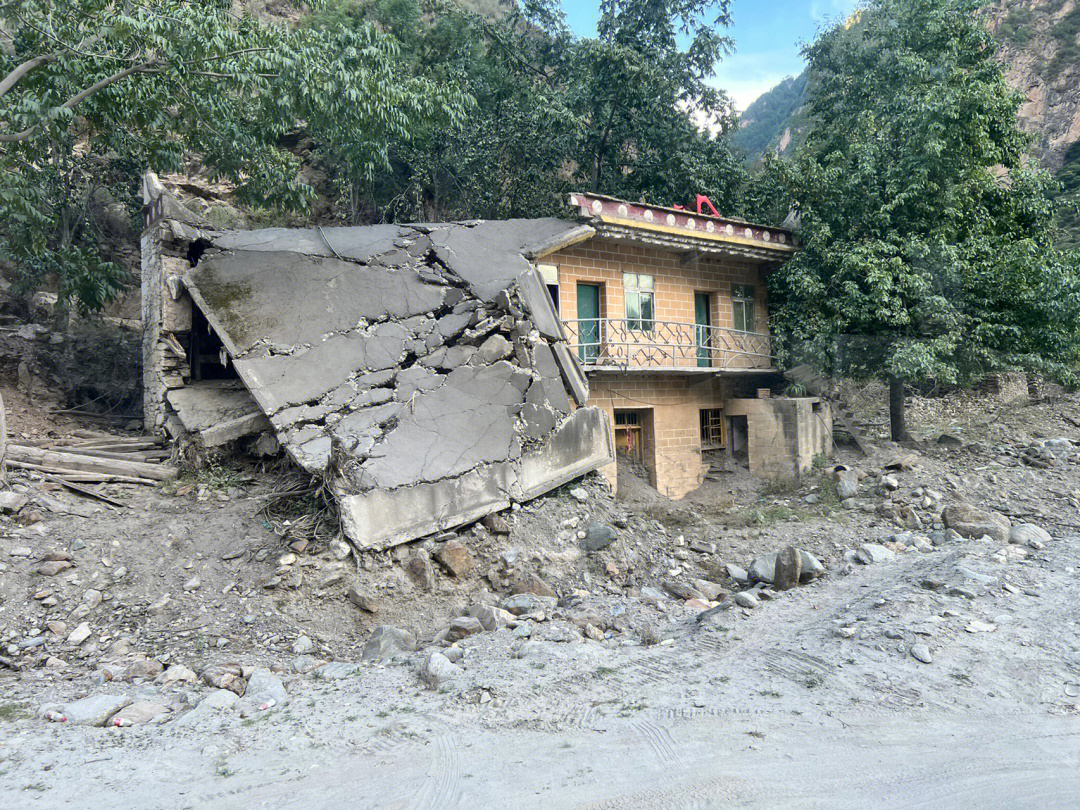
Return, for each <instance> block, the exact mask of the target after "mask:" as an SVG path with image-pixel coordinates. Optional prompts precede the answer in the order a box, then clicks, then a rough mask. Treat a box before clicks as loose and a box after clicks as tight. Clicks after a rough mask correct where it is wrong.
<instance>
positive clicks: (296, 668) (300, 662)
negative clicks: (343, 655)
mask: <svg viewBox="0 0 1080 810" xmlns="http://www.w3.org/2000/svg"><path fill="white" fill-rule="evenodd" d="M325 663H326V660H325V659H323V658H319V657H318V656H314V655H298V656H296V658H294V659H293V660H292V663H291V664H290V665H289V666H291V667H292V671H293V672H295V673H297V674H299V675H307V674H308V673H309V672H312V671H314V670H316V669H318V668H319V667H321V666H323V665H324V664H325Z"/></svg>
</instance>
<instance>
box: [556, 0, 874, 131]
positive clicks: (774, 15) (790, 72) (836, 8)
mask: <svg viewBox="0 0 1080 810" xmlns="http://www.w3.org/2000/svg"><path fill="white" fill-rule="evenodd" d="M598 5H599V3H598V2H597V0H563V9H564V10H565V11H566V18H567V22H568V23H569V24H570V27H571V28H572V29H573V30H574V31H575V33H577V34H579V35H580V36H585V37H589V36H595V35H596V20H597V17H598V14H599V12H598V11H597V7H598ZM855 5H856V0H732V4H731V16H732V18H733V19H734V23H733V25H732V27H731V28H730V29H729V31H728V33H729V34H730V35H731V36H733V37H734V38H735V47H736V51H735V54H734V55H732V56H729V57H728V58H727V59H725V60H724V61H723V62H721V63H720V64H719V65H717V67H716V84H717V86H718V87H722V88H723V89H725V90H727V92H728V94H729V95H731V97H732V98H733V99H735V104H736V106H737V107H738V108H739V109H740V110H743V109H745V108H746V105H747V104H749V103H750V102H751V101H753V100H754V99H755V98H757V97H758V96H759V95H761V94H762V93H764V92H765V91H766V90H768V89H770V88H772V87H773V86H775V85H776V84H777V82H779V81H780V80H781V79H783V78H784V77H785V76H794V75H797V74H799V73H800V72H802V69H803V59H802V57H801V56H800V54H799V49H800V47H801V45H802V44H803V43H805V42H808V41H810V40H812V39H813V38H814V35H815V34H816V33H817V30H818V28H819V27H820V26H821V25H822V24H824V23H826V22H830V21H836V20H837V19H840V18H842V17H844V16H846V15H847V14H850V13H851V12H852V10H854V8H855Z"/></svg>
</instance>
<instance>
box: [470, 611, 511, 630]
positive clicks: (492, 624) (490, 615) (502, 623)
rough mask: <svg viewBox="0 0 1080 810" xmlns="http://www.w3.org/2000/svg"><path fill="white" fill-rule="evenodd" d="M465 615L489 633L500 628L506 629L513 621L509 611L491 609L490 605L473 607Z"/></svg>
mask: <svg viewBox="0 0 1080 810" xmlns="http://www.w3.org/2000/svg"><path fill="white" fill-rule="evenodd" d="M467 615H468V616H470V617H472V618H474V619H476V620H477V621H478V622H480V626H481V627H483V628H484V630H486V631H487V632H489V633H491V632H494V631H495V630H498V629H499V628H500V627H506V626H507V625H508V624H510V623H511V622H513V621H514V617H513V615H512V614H511V613H510V612H509V611H506V610H502V609H501V608H497V607H491V605H473V606H471V607H470V608H469V610H468V611H467Z"/></svg>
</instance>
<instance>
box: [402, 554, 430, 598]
mask: <svg viewBox="0 0 1080 810" xmlns="http://www.w3.org/2000/svg"><path fill="white" fill-rule="evenodd" d="M405 573H406V574H408V575H409V579H411V580H412V581H413V584H415V585H416V587H418V588H420V589H422V590H425V591H430V590H431V589H432V588H434V587H435V567H434V566H433V565H432V564H431V555H429V554H428V553H427V551H425V550H424V549H422V548H418V549H417V550H416V551H414V552H413V553H412V554H410V555H409V556H408V557H407V558H406V559H405Z"/></svg>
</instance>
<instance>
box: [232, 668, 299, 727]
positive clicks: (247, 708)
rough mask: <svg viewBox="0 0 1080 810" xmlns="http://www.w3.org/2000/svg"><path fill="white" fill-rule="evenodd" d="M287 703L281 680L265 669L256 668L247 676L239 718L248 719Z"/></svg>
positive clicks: (287, 695) (286, 693)
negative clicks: (257, 713)
mask: <svg viewBox="0 0 1080 810" xmlns="http://www.w3.org/2000/svg"><path fill="white" fill-rule="evenodd" d="M288 702H289V693H288V692H286V691H285V684H283V683H282V682H281V678H279V677H278V676H277V675H275V674H274V673H273V672H271V671H270V670H269V669H267V668H266V667H258V668H256V669H254V670H252V672H251V675H250V676H248V682H247V691H246V692H245V693H244V700H243V702H242V703H241V704H240V716H241V717H249V716H251V715H253V714H255V713H256V712H261V711H266V710H267V709H271V708H273V707H275V706H284V705H286V704H287V703H288Z"/></svg>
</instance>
